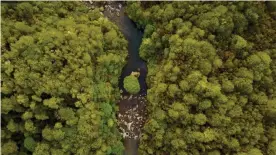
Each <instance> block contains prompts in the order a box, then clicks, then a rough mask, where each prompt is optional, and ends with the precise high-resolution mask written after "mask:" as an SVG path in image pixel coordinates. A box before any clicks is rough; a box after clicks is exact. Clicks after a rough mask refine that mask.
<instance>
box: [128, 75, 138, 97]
mask: <svg viewBox="0 0 276 155" xmlns="http://www.w3.org/2000/svg"><path fill="white" fill-rule="evenodd" d="M124 88H125V89H126V91H127V92H129V93H130V94H137V93H138V92H139V91H140V84H139V81H138V78H137V77H136V76H134V75H129V76H126V77H125V78H124Z"/></svg>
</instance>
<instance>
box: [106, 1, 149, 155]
mask: <svg viewBox="0 0 276 155" xmlns="http://www.w3.org/2000/svg"><path fill="white" fill-rule="evenodd" d="M123 5H124V4H123V2H108V5H106V6H105V11H104V15H105V16H106V17H107V18H109V20H111V21H112V22H114V23H115V24H116V25H117V26H118V27H119V29H120V31H121V32H122V33H123V35H124V36H125V38H126V40H127V41H128V58H127V64H126V65H125V66H124V68H123V70H122V74H121V76H120V79H119V88H120V90H122V93H121V100H120V101H119V103H118V104H119V112H118V114H117V119H118V125H119V130H120V132H121V133H122V135H123V138H124V146H125V151H124V155H137V154H138V145H139V138H140V135H141V129H142V127H143V125H144V123H145V121H146V116H147V113H146V103H147V102H146V98H145V97H146V95H147V85H146V76H147V66H146V62H145V61H144V60H142V59H141V58H140V57H139V47H140V45H141V42H142V38H143V30H140V29H138V28H137V26H136V24H135V23H134V22H133V21H132V20H131V19H130V18H129V17H128V16H127V15H126V14H125V12H124V7H123ZM112 10H117V14H118V15H119V16H118V15H117V14H116V13H114V12H112ZM133 71H139V72H140V76H139V78H138V80H139V83H140V88H141V89H140V92H139V93H138V94H136V95H131V94H129V93H128V92H127V91H126V90H125V89H124V87H123V80H124V78H125V77H126V76H128V75H130V74H131V72H133Z"/></svg>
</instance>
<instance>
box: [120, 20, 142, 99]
mask: <svg viewBox="0 0 276 155" xmlns="http://www.w3.org/2000/svg"><path fill="white" fill-rule="evenodd" d="M121 22H122V23H121V24H123V25H124V26H123V27H121V28H120V29H121V32H122V33H123V34H124V36H125V38H126V39H127V40H128V58H127V64H126V66H125V67H124V68H123V70H122V74H121V77H120V80H119V88H120V89H121V90H123V95H127V94H128V93H127V92H126V90H125V89H124V87H123V79H124V78H125V77H126V76H128V75H130V74H131V72H133V71H139V72H140V76H139V83H140V87H141V90H140V92H139V94H143V95H146V93H147V86H146V81H145V79H146V74H147V66H146V62H145V61H144V60H142V59H141V58H140V57H139V47H140V45H141V43H142V38H143V30H140V29H138V28H137V26H136V24H135V23H134V22H133V21H132V20H130V19H129V17H128V16H127V15H123V16H122V17H121ZM138 69H139V70H138Z"/></svg>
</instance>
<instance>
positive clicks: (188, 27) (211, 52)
mask: <svg viewBox="0 0 276 155" xmlns="http://www.w3.org/2000/svg"><path fill="white" fill-rule="evenodd" d="M267 4H268V7H267V6H266V3H264V2H227V3H225V2H148V3H143V2H130V3H128V7H127V12H128V14H129V16H130V17H131V18H132V19H133V20H134V21H135V22H137V23H139V25H140V27H143V28H145V33H144V38H143V42H142V45H141V46H140V56H141V57H142V58H143V59H144V60H146V61H147V63H148V64H147V65H148V69H149V70H148V76H147V84H148V87H149V89H148V95H147V99H148V101H149V103H148V105H147V106H148V107H147V109H148V111H149V120H148V121H147V123H146V125H145V127H144V133H143V136H142V138H141V144H140V154H168V153H169V154H171V155H174V154H178V155H186V154H193V155H199V154H208V155H214V154H216V155H219V154H223V155H224V154H236V155H253V154H254V155H262V154H268V155H274V154H275V146H276V145H275V140H276V139H275V138H276V132H275V131H276V124H275V119H276V117H275V116H276V115H275V111H276V109H275V108H276V79H275V78H276V44H275V43H276V29H275V28H276V21H275V20H274V19H273V15H275V12H273V11H275V7H273V6H275V5H274V4H275V3H272V2H269V3H267Z"/></svg>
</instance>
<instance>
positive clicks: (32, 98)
mask: <svg viewBox="0 0 276 155" xmlns="http://www.w3.org/2000/svg"><path fill="white" fill-rule="evenodd" d="M1 9H2V11H1V17H2V21H1V23H2V30H1V34H2V35H1V37H2V38H1V51H2V56H1V78H2V79H1V90H2V91H1V97H2V104H1V108H2V111H1V114H2V116H1V121H2V122H1V127H2V130H1V132H2V137H1V139H2V143H1V148H2V154H3V155H8V154H30V152H32V153H33V154H34V155H43V154H45V155H46V154H47V155H48V154H53V155H55V154H56V155H61V154H79V155H85V154H87V155H90V154H96V155H100V154H121V153H122V149H123V145H122V142H121V136H120V135H119V132H118V130H117V126H116V125H111V124H112V122H116V120H115V109H116V107H115V102H116V101H117V100H118V99H119V97H120V91H119V89H118V87H117V85H118V77H119V76H120V73H121V70H122V67H123V65H124V64H125V58H126V55H127V41H126V40H125V39H124V38H123V35H122V34H121V33H120V32H119V30H118V28H117V27H116V26H115V25H114V24H113V23H111V22H110V21H108V20H107V19H106V18H104V17H103V15H102V14H101V13H100V11H99V9H98V8H96V9H94V10H90V9H89V8H88V7H86V6H85V4H84V3H82V2H7V3H1ZM106 111H108V113H106Z"/></svg>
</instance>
